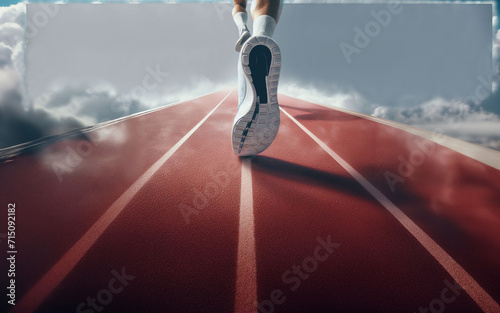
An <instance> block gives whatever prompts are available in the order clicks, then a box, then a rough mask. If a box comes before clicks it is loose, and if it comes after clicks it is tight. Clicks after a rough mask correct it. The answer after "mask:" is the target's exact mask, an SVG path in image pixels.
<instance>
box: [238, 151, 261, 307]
mask: <svg viewBox="0 0 500 313" xmlns="http://www.w3.org/2000/svg"><path fill="white" fill-rule="evenodd" d="M251 162H252V160H251V159H243V160H242V165H241V197H240V225H239V234H238V261H237V265H236V266H237V267H236V297H235V305H234V312H236V313H241V312H255V311H256V303H257V265H256V259H255V234H254V216H253V191H252V168H251V164H252V163H251Z"/></svg>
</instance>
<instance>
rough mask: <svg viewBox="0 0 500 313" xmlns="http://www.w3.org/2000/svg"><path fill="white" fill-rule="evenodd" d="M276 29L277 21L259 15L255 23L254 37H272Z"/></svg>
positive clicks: (267, 16)
mask: <svg viewBox="0 0 500 313" xmlns="http://www.w3.org/2000/svg"><path fill="white" fill-rule="evenodd" d="M275 29H276V21H275V20H274V18H272V17H271V16H269V15H259V16H257V18H256V19H255V20H254V21H253V34H254V36H259V35H260V36H267V37H272V36H273V34H274V30H275Z"/></svg>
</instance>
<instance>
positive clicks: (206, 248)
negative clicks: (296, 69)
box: [0, 90, 500, 313]
mask: <svg viewBox="0 0 500 313" xmlns="http://www.w3.org/2000/svg"><path fill="white" fill-rule="evenodd" d="M280 105H281V108H282V109H283V110H284V111H285V112H286V113H288V114H290V116H292V117H293V119H294V120H295V121H297V122H298V123H300V125H303V126H304V127H305V128H307V129H308V130H309V131H310V132H311V133H312V134H314V135H315V136H316V137H317V138H319V139H320V140H321V141H322V142H323V143H324V144H325V145H326V146H327V147H329V148H330V149H332V150H333V151H335V153H337V154H338V155H339V156H340V157H341V158H342V159H343V160H345V161H346V162H347V163H348V164H349V165H350V166H352V167H353V168H354V169H355V170H356V171H357V172H358V173H359V174H360V175H362V176H363V177H364V178H366V179H367V180H368V181H369V182H370V183H371V184H372V185H373V186H374V187H375V188H377V189H378V190H380V192H381V193H383V194H384V195H385V196H386V197H387V198H388V199H389V200H390V201H392V203H394V205H395V206H397V207H398V208H399V209H400V210H401V211H402V212H403V213H404V214H406V215H407V216H408V217H409V218H410V219H411V220H412V221H413V222H414V223H415V224H416V225H418V227H420V229H422V230H423V231H424V232H425V233H426V234H427V235H429V236H430V237H431V238H432V239H433V240H434V241H435V242H436V243H437V244H438V245H439V246H440V247H441V248H443V249H444V250H445V251H446V252H447V253H448V254H449V255H450V256H451V257H452V258H453V260H455V261H456V262H457V263H458V264H460V265H461V266H462V267H463V268H464V269H465V271H466V272H467V273H468V274H470V276H471V277H473V278H474V280H475V281H476V282H477V283H478V284H479V285H480V286H481V287H482V288H484V291H485V292H486V293H487V294H488V295H489V296H491V298H492V299H494V300H495V301H496V302H498V301H500V288H499V287H498V281H500V255H499V254H498V251H499V249H500V205H499V203H500V171H498V170H497V169H494V168H492V167H489V166H487V165H484V164H482V163H480V162H478V161H476V160H473V159H471V158H468V157H465V156H464V155H462V154H460V153H458V152H455V151H453V150H450V149H448V148H444V147H442V146H441V145H439V144H436V143H433V142H430V141H427V140H425V139H422V138H420V137H417V136H415V135H412V134H409V133H407V132H405V131H404V130H400V129H396V128H393V127H391V126H387V125H383V124H381V123H377V122H373V121H369V120H367V119H364V118H360V117H357V116H354V115H351V114H348V113H344V112H340V111H337V110H333V109H327V108H324V107H321V106H318V105H315V104H311V103H307V102H304V101H301V100H298V99H295V98H290V97H286V96H283V95H280ZM214 109H215V110H214ZM236 110H237V94H236V91H235V90H233V91H231V92H230V91H229V90H227V91H221V92H216V93H213V94H210V95H207V96H204V97H200V98H197V99H193V100H191V101H187V102H185V103H181V104H178V105H175V106H172V107H167V108H165V109H162V110H158V111H155V112H152V113H149V114H145V115H142V116H138V117H133V118H129V119H125V120H123V121H121V122H117V123H112V124H110V125H108V126H104V127H102V128H99V129H97V130H94V131H91V132H88V133H86V134H84V135H82V136H76V137H71V138H67V139H65V140H62V141H59V142H57V143H53V144H50V145H48V146H45V147H43V148H41V149H39V150H37V151H35V152H32V153H30V154H23V155H18V156H14V157H12V158H10V159H9V160H6V161H4V162H3V163H0V173H1V174H0V186H2V189H1V192H0V204H2V205H3V206H4V212H6V209H7V204H8V203H13V202H15V203H16V245H17V249H18V254H17V256H16V272H17V273H18V276H17V277H16V295H17V303H18V305H17V306H16V308H17V309H18V312H21V306H20V305H27V304H29V303H35V302H36V301H34V300H33V299H34V298H36V297H34V298H33V297H32V295H33V294H34V295H36V294H37V292H36V288H35V287H36V286H37V284H38V283H39V282H40V280H42V278H43V277H45V275H46V274H47V273H48V272H50V270H51V269H54V268H56V269H58V268H60V267H58V266H61V265H60V263H58V262H60V260H62V259H64V258H63V256H64V255H65V254H66V253H68V251H72V250H71V249H72V247H74V246H75V245H76V244H77V242H78V241H79V240H80V239H81V238H82V237H84V236H85V234H87V233H88V231H89V229H91V227H93V225H95V224H96V223H98V222H99V221H101V219H102V217H103V216H105V215H106V212H108V210H109V208H110V207H112V205H113V204H114V203H115V202H116V201H117V199H119V198H120V197H121V196H122V195H123V194H124V193H127V192H131V191H130V187H131V186H133V185H134V184H135V182H136V181H138V180H140V179H141V177H143V176H144V173H146V172H147V171H148V169H150V168H151V167H152V166H153V165H154V164H157V163H156V162H157V161H158V160H159V159H161V158H162V157H163V156H165V155H166V153H167V152H168V151H174V150H175V152H173V154H171V155H169V158H168V159H166V161H165V162H164V163H163V164H162V165H161V166H159V167H158V168H157V169H156V171H154V172H153V173H152V175H150V176H148V177H149V178H148V179H147V180H145V182H144V184H143V185H142V186H141V188H139V189H138V190H135V191H134V194H133V197H131V198H130V199H129V200H128V202H126V203H125V204H124V207H123V209H122V210H121V211H120V212H119V214H117V215H116V217H114V219H113V220H112V221H111V222H110V223H109V225H108V226H107V227H106V228H105V229H104V231H103V232H102V234H101V235H100V236H98V237H97V239H96V240H95V242H93V243H92V244H91V245H90V246H89V248H88V250H85V251H77V252H78V253H82V258H81V259H80V260H78V261H77V262H76V263H75V264H74V266H73V267H71V270H70V271H69V272H68V273H67V275H65V276H64V277H63V279H62V280H61V282H60V283H57V284H55V285H54V288H53V290H52V291H51V292H49V293H48V295H47V296H46V297H43V298H42V299H41V300H40V303H39V304H38V305H35V306H31V308H33V310H27V311H22V312H32V311H34V312H77V307H78V306H79V305H80V304H81V303H84V306H83V307H82V308H84V309H87V310H90V311H89V312H91V311H95V310H91V309H90V307H89V306H87V305H86V301H87V300H86V299H87V297H91V298H96V297H97V298H98V299H99V295H100V299H101V300H109V299H107V298H106V295H105V293H106V292H102V290H109V283H110V280H111V279H113V277H114V276H113V274H112V271H113V270H115V271H117V272H121V271H122V269H123V268H124V269H125V271H126V273H127V274H128V275H131V276H133V277H134V278H133V279H131V280H129V281H128V282H127V285H126V286H124V287H123V289H121V290H120V292H117V293H113V294H112V299H111V300H110V301H109V303H107V302H106V301H104V302H106V304H105V305H102V308H103V312H235V301H236V299H237V297H240V296H241V295H245V294H254V292H255V295H256V297H257V299H255V301H256V302H258V303H260V307H261V310H260V311H258V312H271V310H270V306H269V305H268V304H269V300H270V299H272V298H273V296H272V294H273V292H276V291H277V290H278V291H281V292H282V294H281V297H280V300H282V301H279V302H280V304H274V305H273V307H274V308H273V312H335V311H337V312H418V310H419V307H422V308H429V306H431V305H434V309H435V310H437V309H439V308H440V305H441V304H442V305H444V308H445V312H469V313H471V312H472V313H473V312H482V310H481V308H480V307H479V305H478V303H477V302H476V301H475V300H474V299H473V298H471V297H470V296H469V294H468V293H466V292H465V291H463V290H461V291H460V290H459V291H457V293H458V294H455V293H453V291H451V290H450V289H449V287H448V285H447V284H446V283H445V281H447V282H449V283H451V284H452V282H453V277H452V275H450V273H449V272H448V271H447V270H445V269H444V268H443V266H441V265H440V263H439V262H438V261H437V260H436V259H435V258H434V257H433V256H432V255H431V254H430V253H429V252H428V251H427V250H426V249H425V248H424V247H423V246H422V245H421V244H420V243H419V242H418V241H417V240H416V239H415V237H414V236H413V235H412V234H411V233H410V232H408V231H407V230H406V229H405V228H404V227H403V226H402V225H401V223H400V222H398V220H397V219H396V218H394V216H393V215H391V214H390V213H389V212H388V211H387V210H386V209H385V208H384V207H383V206H382V205H381V204H380V203H379V202H378V201H377V200H376V199H375V198H374V197H373V196H372V195H371V194H370V193H369V192H368V191H367V190H366V189H365V188H364V187H363V186H362V185H361V184H359V182H358V181H357V180H356V179H354V178H353V176H352V175H351V173H350V172H348V171H346V170H345V168H344V167H342V166H341V165H340V164H339V163H338V162H336V161H335V160H334V159H333V158H332V157H331V156H330V155H329V154H328V153H327V152H325V149H324V148H322V147H321V146H320V145H318V144H317V143H316V142H315V141H314V140H313V139H312V138H311V137H310V136H309V135H308V134H306V132H304V131H303V130H302V129H301V128H300V127H299V126H298V124H297V123H296V122H295V121H293V120H292V119H291V118H290V117H288V115H287V114H283V113H282V121H281V128H280V132H279V133H278V135H277V137H276V139H275V141H274V142H273V144H272V145H271V147H270V148H269V149H267V150H266V151H265V152H264V153H262V154H261V155H258V156H256V157H253V158H250V159H244V160H246V161H245V162H247V163H242V160H243V159H240V158H238V157H236V156H235V155H234V153H233V151H232V147H231V145H230V144H229V138H230V136H231V130H232V129H231V128H232V120H233V118H234V115H235V113H236ZM193 130H194V131H193ZM187 134H190V136H187V137H186V135H187ZM423 147H424V148H423ZM425 147H427V148H428V149H427V150H426V149H425ZM172 149H173V150H172ZM73 150H74V151H77V153H78V151H79V152H84V151H87V152H88V153H87V152H85V153H84V154H85V155H81V160H80V162H77V161H78V159H71V158H70V159H69V161H72V162H69V164H68V163H67V161H68V159H67V156H68V153H69V152H68V151H73ZM415 151H422V155H423V156H424V157H423V160H422V161H421V162H420V161H419V162H420V163H418V165H414V166H413V167H414V169H413V171H412V172H411V174H410V175H408V176H406V177H404V181H400V182H398V183H396V184H394V185H393V187H394V191H393V190H391V187H390V185H389V184H388V182H387V180H386V176H385V175H386V174H387V173H388V172H390V173H393V174H397V175H399V174H400V172H399V170H400V169H399V167H400V163H401V159H405V160H410V159H411V160H413V161H414V164H417V163H415V161H416V160H418V159H417V154H418V153H417V152H415ZM412 155H413V157H411V156H412ZM418 155H419V156H420V154H418ZM412 158H413V159H412ZM54 162H58V163H57V164H60V165H66V166H70V167H71V166H72V165H75V166H74V167H71V171H66V172H63V173H62V174H61V177H62V181H59V179H58V176H57V175H56V173H55V172H54V168H53V165H54V164H56V163H54ZM242 164H243V165H244V166H247V167H246V170H245V168H243V173H246V174H245V175H247V176H246V177H244V178H245V179H243V180H242ZM245 164H247V165H245ZM248 166H250V167H248ZM248 170H249V172H248ZM249 173H250V177H248V174H249ZM248 178H250V179H248ZM250 186H251V189H249V188H250ZM242 189H243V190H242ZM248 190H250V196H251V199H252V201H251V203H243V204H242V203H241V201H240V200H241V199H247V200H248V198H245V197H247V196H248V195H249V193H248V192H246V191H248ZM245 192H246V193H245ZM240 208H245V209H249V208H251V209H252V212H251V213H252V214H248V215H247V213H248V212H246V211H242V210H240ZM242 214H245V216H250V217H252V218H253V223H250V224H242V222H241V221H240V217H241V216H242ZM188 222H189V223H188ZM0 223H1V225H7V214H2V215H1V216H0ZM249 225H250V226H249ZM251 226H253V227H251ZM242 227H243V228H244V230H251V231H250V232H248V233H245V232H242ZM0 233H3V234H5V233H6V227H5V226H2V227H1V228H0ZM242 234H251V235H252V236H254V239H255V241H254V243H255V246H254V248H253V250H254V255H255V259H254V260H253V261H252V260H251V259H250V258H249V259H248V260H247V261H245V259H243V260H242V259H240V258H239V255H238V253H239V252H238V251H241V248H242V247H243V248H245V247H244V245H245V242H243V243H241V242H240V243H239V236H242ZM328 238H329V239H328ZM0 240H1V241H2V242H1V245H2V247H6V244H5V243H6V239H4V238H0ZM322 240H323V241H327V240H331V242H333V243H335V244H336V245H335V247H334V248H331V252H328V251H327V250H326V249H325V248H318V247H322V246H321V243H320V242H321V241H322ZM239 244H240V246H239ZM241 245H243V246H241ZM239 248H240V250H239ZM317 249H319V250H317ZM243 250H244V249H243ZM316 250H317V251H316ZM250 252H251V251H250ZM316 252H318V253H319V254H318V253H316ZM316 256H320V257H321V258H323V257H326V256H327V257H326V258H325V259H324V260H319V261H318V259H317V258H316ZM313 259H315V260H316V261H314V260H313ZM241 262H243V263H241ZM245 262H249V263H248V264H246V265H248V268H255V269H256V277H255V280H254V281H253V280H250V281H248V283H247V284H245V285H238V284H237V283H236V281H237V277H238V275H240V276H239V277H245V275H247V274H249V273H246V272H244V271H242V270H241V268H242V267H240V266H241V264H243V265H245ZM253 262H255V263H253ZM314 264H316V265H314ZM0 266H1V267H2V268H5V269H7V268H8V265H7V261H6V258H2V259H1V260H0ZM296 266H300V269H301V274H299V272H298V271H296V268H297V267H296ZM295 271H296V272H295ZM56 272H57V271H56ZM284 278H285V279H284ZM3 281H5V280H2V282H3ZM47 281H49V282H50V281H53V278H51V277H48V280H47ZM116 286H117V287H118V286H120V284H118V283H117V284H116ZM241 286H245V287H241ZM5 287H6V286H5ZM34 288H35V289H34ZM447 288H448V289H447ZM445 289H446V290H445ZM443 290H444V291H443ZM29 292H30V293H29ZM28 294H29V295H31V296H30V297H32V298H29V297H27V295H28ZM443 294H444V297H445V298H446V299H448V300H449V301H448V302H447V303H445V302H443V301H442V300H440V299H442V297H443ZM435 299H438V300H435ZM4 300H5V301H2V303H1V304H0V309H1V311H2V312H7V311H9V310H10V309H11V306H10V305H8V304H7V303H6V302H7V299H5V298H4ZM97 301H99V300H97ZM439 301H440V302H439ZM98 304H99V302H98ZM266 305H267V306H266ZM25 307H26V306H25ZM27 307H30V306H29V305H28V306H27ZM245 311H248V312H252V307H249V308H248V310H245ZM253 311H255V309H254V310H253ZM14 312H15V311H14ZM82 312H84V310H83V309H82ZM238 312H243V311H238ZM429 312H431V310H429Z"/></svg>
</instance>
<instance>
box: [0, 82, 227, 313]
mask: <svg viewBox="0 0 500 313" xmlns="http://www.w3.org/2000/svg"><path fill="white" fill-rule="evenodd" d="M228 92H229V91H222V92H217V93H213V94H211V95H207V96H206V97H204V98H197V99H193V100H191V101H187V102H186V103H183V104H179V105H175V106H172V107H167V108H165V109H162V110H159V111H157V112H155V113H154V114H147V115H143V116H139V117H135V118H132V119H128V120H124V121H121V122H119V123H116V124H113V125H110V126H107V127H105V128H101V129H99V130H97V131H95V132H94V133H89V134H86V137H83V136H77V137H73V138H68V139H66V140H63V141H60V142H58V143H55V144H52V145H50V146H48V147H45V148H43V149H42V150H39V151H38V153H37V154H27V155H21V156H16V157H14V158H13V161H12V162H8V163H2V164H0V171H2V176H1V177H0V184H1V185H2V189H3V190H2V193H1V196H2V202H4V201H5V203H7V202H6V201H9V202H15V203H16V206H17V208H18V210H17V221H18V223H17V244H18V247H19V250H20V254H19V255H18V260H17V263H16V265H17V270H18V272H19V273H22V275H21V276H20V277H19V278H18V279H17V282H16V292H17V300H18V301H19V300H20V299H21V298H22V296H23V295H24V294H25V293H26V292H27V291H28V289H29V288H31V287H32V286H33V285H34V284H35V282H36V281H38V280H39V279H40V278H41V277H42V275H43V274H44V273H45V272H46V271H48V269H49V268H50V267H51V266H52V265H53V264H54V263H55V262H56V261H57V260H58V259H59V258H60V257H61V256H62V255H63V254H64V253H65V252H66V251H67V250H68V249H69V248H70V247H71V246H72V245H73V244H74V243H75V242H76V241H77V240H78V239H79V238H80V237H81V236H82V235H83V233H84V232H85V231H87V230H88V228H89V227H90V226H91V225H92V224H93V223H94V222H95V221H96V220H97V219H98V218H99V217H100V216H101V215H102V213H103V212H104V211H105V210H106V209H107V208H108V207H109V206H110V205H111V204H112V203H113V201H115V200H116V198H118V196H119V195H120V194H122V193H123V192H124V191H125V190H126V189H127V188H128V187H129V186H130V185H131V184H132V183H133V182H134V181H135V180H136V179H137V177H139V176H140V175H141V174H142V173H143V172H144V171H145V170H146V169H147V168H148V167H149V166H150V165H151V164H152V163H153V162H154V161H156V159H157V158H158V157H160V156H161V155H162V154H163V153H165V150H164V149H168V148H169V147H172V146H173V145H174V144H175V143H176V142H177V141H178V140H179V139H180V138H181V137H182V136H184V135H185V133H186V132H187V131H188V130H189V127H193V126H194V125H195V124H196V123H197V122H198V121H199V120H197V119H198V118H199V119H201V118H202V117H203V116H204V115H206V114H207V113H208V112H209V111H210V110H211V109H213V107H215V105H217V103H219V102H220V100H222V98H223V97H224V96H226V95H227V93H228ZM212 105H213V106H212ZM152 121H153V122H154V123H151V122H152ZM154 124H160V125H169V126H170V127H164V128H163V129H158V128H157V125H156V126H155V125H154ZM130 142H148V145H146V146H145V147H144V148H143V149H137V146H136V145H130V144H129V143H130ZM79 147H80V150H79ZM85 147H87V148H88V150H84V148H85ZM69 151H72V152H69ZM79 151H80V152H82V151H87V153H84V154H81V155H79V156H77V155H76V153H78V152H79ZM68 154H70V157H69V159H68ZM68 160H69V162H68ZM78 160H79V161H80V162H77V161H78ZM55 162H56V163H55ZM53 164H60V165H62V166H67V167H69V168H70V169H71V170H70V171H66V172H63V173H62V174H61V177H62V181H59V179H58V177H57V175H56V173H55V172H54V170H53ZM131 164H132V165H133V166H131ZM58 166H59V165H58ZM124 169H126V170H124ZM13 178H15V179H16V181H20V182H22V184H10V183H8V180H9V179H13ZM27 192H28V193H27ZM4 219H5V216H3V215H2V217H1V218H0V220H4ZM5 223H6V222H5ZM21 248H22V250H21ZM33 260H36V264H37V266H33ZM4 262H5V260H3V259H2V261H1V264H4ZM4 305H5V303H3V302H2V307H3V306H4ZM9 307H10V306H9ZM4 308H5V310H6V309H7V308H8V307H7V306H5V307H4Z"/></svg>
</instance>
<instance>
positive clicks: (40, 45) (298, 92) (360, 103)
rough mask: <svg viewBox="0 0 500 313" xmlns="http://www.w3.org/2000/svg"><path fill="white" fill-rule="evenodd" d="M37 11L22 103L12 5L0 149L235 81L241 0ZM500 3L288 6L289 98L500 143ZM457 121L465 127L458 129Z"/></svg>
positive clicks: (0, 43)
mask: <svg viewBox="0 0 500 313" xmlns="http://www.w3.org/2000/svg"><path fill="white" fill-rule="evenodd" d="M66 2H71V1H66ZM79 2H81V1H79ZM94 2H95V1H94ZM102 2H109V1H102ZM121 2H122V1H121ZM27 7H28V9H27V13H26V21H27V37H28V39H27V42H26V92H27V98H26V100H27V101H26V102H25V104H26V107H25V109H24V110H19V107H17V108H16V107H14V106H13V105H12V103H13V102H15V101H18V102H19V98H20V97H19V94H20V93H21V92H23V91H24V90H23V84H16V83H15V82H14V79H12V78H10V77H13V75H14V73H15V72H16V71H18V72H19V71H20V72H22V70H23V67H24V60H23V56H24V54H23V51H24V50H23V46H22V45H20V44H19V42H20V41H21V39H20V38H22V35H23V34H22V30H23V27H24V25H23V17H24V15H23V14H24V5H17V6H11V7H9V8H0V23H1V26H0V79H2V78H4V77H5V78H6V79H7V78H9V80H10V81H12V83H10V87H9V86H8V85H9V84H3V85H2V86H0V109H1V110H3V111H6V112H7V114H4V116H7V115H8V114H11V116H13V117H14V118H12V119H11V122H9V123H7V124H8V125H7V124H6V123H3V125H2V126H0V131H1V133H0V147H2V146H7V145H10V144H12V143H14V142H15V141H16V140H18V141H19V140H22V138H17V137H19V135H17V134H18V130H19V129H28V130H29V131H31V133H30V136H42V135H47V134H50V133H53V132H58V131H63V130H65V129H68V128H72V127H76V126H78V125H90V124H93V123H96V122H100V121H104V120H109V119H113V118H117V117H120V116H122V115H126V114H130V113H134V112H137V111H141V110H144V109H148V108H151V107H155V106H158V105H163V104H167V103H170V102H173V101H179V100H185V99H189V98H192V97H194V96H198V95H201V94H205V93H208V92H211V91H213V90H217V89H220V88H226V87H233V86H235V83H236V61H237V53H235V52H234V50H233V44H234V41H235V40H236V38H237V31H236V27H235V26H234V24H233V21H232V19H231V9H232V5H231V4H229V3H210V4H199V3H198V4H143V5H126V4H102V5H88V4H87V5H86V4H65V5H59V6H48V7H47V6H46V7H43V6H40V5H36V4H30V5H28V6H27ZM493 9H494V8H493V7H492V5H491V4H485V3H483V4H440V3H427V4H414V3H412V4H410V3H405V2H401V4H400V5H394V4H392V6H391V5H390V4H389V3H370V4H368V3H349V4H346V3H334V4H325V3H323V4H311V3H308V4H298V3H294V4H291V3H285V5H284V8H283V13H282V16H281V20H280V22H279V25H278V28H277V30H276V33H275V39H276V40H277V42H278V43H279V44H280V47H281V50H282V53H283V66H282V76H281V80H280V87H279V88H280V92H282V93H286V94H290V95H292V96H296V97H300V98H303V99H306V100H311V101H316V102H321V103H323V104H327V105H334V106H340V107H344V108H348V109H352V110H356V111H360V112H363V113H367V114H373V115H377V116H381V117H384V118H389V119H393V120H396V121H399V122H403V123H407V124H412V125H417V126H419V127H423V128H428V129H433V128H436V127H440V128H442V129H443V128H444V129H445V131H447V132H448V133H449V134H450V135H452V136H455V137H458V138H461V139H465V140H469V141H472V142H476V143H479V144H482V145H485V146H489V147H492V148H496V149H500V118H499V115H498V114H499V113H500V112H499V110H498V106H497V105H496V104H495V103H496V100H495V99H494V97H488V96H490V93H491V83H492V81H493V82H496V81H497V78H496V76H495V75H493V79H492V74H495V73H494V69H495V65H494V64H493V62H492V44H495V43H496V41H495V32H496V29H495V28H494V27H493V24H494V23H495V19H492V13H493V11H492V10H493ZM387 12H388V14H387ZM376 15H379V16H380V17H379V20H377V17H376ZM44 17H48V18H47V19H46V20H45V19H44ZM380 18H381V19H380ZM9 25H10V26H9ZM16 25H17V26H16ZM9 27H10V28H9ZM7 28H9V29H7ZM370 32H371V33H370ZM368 33H369V34H368ZM2 49H3V50H2ZM495 49H497V47H495V48H494V49H493V50H495ZM2 64H4V65H2ZM2 82H3V80H2ZM13 90H17V91H19V92H17V93H16V92H13ZM478 90H479V91H480V92H479V93H478ZM487 97H488V99H487V100H486V102H487V105H486V106H485V107H483V106H481V105H479V103H480V102H482V100H484V99H485V98H487ZM2 99H3V100H2ZM475 100H478V101H476V103H474V101H475ZM488 101H489V102H488ZM26 108H27V110H26ZM457 117H458V118H460V119H461V121H462V123H461V127H459V128H457V127H448V128H449V129H448V130H447V129H446V126H450V123H449V120H450V119H454V118H457ZM0 118H1V117H0ZM16 119H17V120H18V122H17V124H16V122H15V121H16ZM20 125H21V126H23V127H21V126H20ZM44 127H45V128H44ZM12 130H15V131H12ZM21 137H22V136H21Z"/></svg>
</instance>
